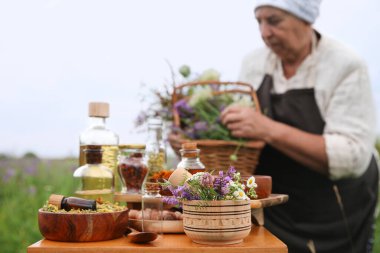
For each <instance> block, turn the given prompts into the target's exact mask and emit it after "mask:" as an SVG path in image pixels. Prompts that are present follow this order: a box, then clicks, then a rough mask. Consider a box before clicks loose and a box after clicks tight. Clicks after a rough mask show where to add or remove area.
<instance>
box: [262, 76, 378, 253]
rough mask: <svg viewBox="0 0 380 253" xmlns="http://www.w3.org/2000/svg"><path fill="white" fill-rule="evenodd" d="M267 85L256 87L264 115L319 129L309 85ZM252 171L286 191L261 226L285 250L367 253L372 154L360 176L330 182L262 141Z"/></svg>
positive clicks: (374, 176)
mask: <svg viewBox="0 0 380 253" xmlns="http://www.w3.org/2000/svg"><path fill="white" fill-rule="evenodd" d="M272 86H273V79H272V77H271V76H270V75H266V76H265V77H264V80H263V82H262V84H261V86H260V88H259V90H258V91H257V95H258V97H259V101H260V104H261V107H262V111H263V112H264V113H266V114H267V115H268V116H269V117H271V118H273V119H274V120H276V121H279V122H283V123H285V124H287V125H290V126H293V127H296V128H298V129H301V130H303V131H306V132H309V133H314V134H322V133H323V129H324V126H325V122H324V120H323V119H322V117H321V114H320V112H319V109H318V106H317V103H316V101H315V97H314V89H296V90H289V91H287V92H286V93H284V94H271V93H270V91H271V89H272ZM256 174H262V175H270V176H272V180H273V192H274V193H284V194H288V195H289V201H288V202H287V203H286V204H283V205H279V206H274V207H270V208H265V210H264V211H265V226H266V227H267V228H268V229H269V230H270V231H271V232H272V233H273V234H275V235H276V236H277V237H279V238H280V239H281V240H282V241H284V243H286V245H287V246H288V248H289V252H297V253H299V252H314V251H312V250H311V249H310V248H313V247H314V248H315V250H316V251H315V252H318V253H320V252H331V253H340V252H344V253H346V252H358V253H359V252H360V253H363V252H369V250H370V248H371V246H372V245H371V244H370V243H369V240H370V238H372V236H373V224H374V211H375V207H376V201H377V192H378V170H377V165H376V161H375V159H374V158H372V160H371V163H370V165H369V167H368V169H367V170H366V172H365V173H364V174H363V175H362V176H361V177H359V178H355V179H343V180H339V181H331V180H330V179H328V178H327V177H326V176H323V175H322V174H319V173H317V172H314V171H313V170H311V169H309V168H307V167H305V166H303V165H301V164H299V163H298V162H296V161H294V160H293V159H291V158H289V157H287V156H286V155H284V154H283V153H281V152H280V151H278V150H276V149H275V148H273V147H271V146H270V145H266V147H265V148H264V149H263V151H262V154H261V157H260V161H259V165H258V168H257V170H256ZM339 199H341V201H338V200H339ZM307 245H309V246H307Z"/></svg>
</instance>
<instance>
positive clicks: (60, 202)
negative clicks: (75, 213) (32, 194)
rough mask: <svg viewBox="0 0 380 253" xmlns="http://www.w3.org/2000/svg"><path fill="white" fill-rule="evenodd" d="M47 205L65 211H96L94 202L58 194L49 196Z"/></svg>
mask: <svg viewBox="0 0 380 253" xmlns="http://www.w3.org/2000/svg"><path fill="white" fill-rule="evenodd" d="M48 203H49V204H51V205H55V206H57V208H58V209H64V210H66V211H70V210H71V209H75V210H77V209H80V210H96V201H95V200H89V199H82V198H76V197H65V196H63V195H59V194H51V195H50V197H49V200H48Z"/></svg>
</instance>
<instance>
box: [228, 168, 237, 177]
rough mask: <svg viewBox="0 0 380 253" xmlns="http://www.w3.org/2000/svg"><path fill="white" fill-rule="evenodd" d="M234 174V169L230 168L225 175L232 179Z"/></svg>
mask: <svg viewBox="0 0 380 253" xmlns="http://www.w3.org/2000/svg"><path fill="white" fill-rule="evenodd" d="M235 173H236V169H235V167H234V166H230V168H229V169H228V171H227V175H228V176H229V177H230V178H234V174H235Z"/></svg>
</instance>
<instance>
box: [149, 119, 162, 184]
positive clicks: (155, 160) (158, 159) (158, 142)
mask: <svg viewBox="0 0 380 253" xmlns="http://www.w3.org/2000/svg"><path fill="white" fill-rule="evenodd" d="M162 132H163V122H162V119H161V118H150V119H149V120H148V139H147V142H146V149H145V151H146V153H145V155H146V158H147V165H148V168H149V176H148V181H151V180H150V179H151V178H153V177H154V175H156V174H159V173H160V172H162V171H164V170H165V169H166V150H165V143H164V140H163V136H162Z"/></svg>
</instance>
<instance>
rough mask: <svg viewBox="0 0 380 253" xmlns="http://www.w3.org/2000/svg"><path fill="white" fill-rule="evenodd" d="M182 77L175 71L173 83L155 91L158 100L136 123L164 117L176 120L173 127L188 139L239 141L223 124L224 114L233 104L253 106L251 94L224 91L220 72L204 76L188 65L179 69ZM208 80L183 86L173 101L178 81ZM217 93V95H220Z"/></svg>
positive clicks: (208, 70) (210, 71) (205, 72)
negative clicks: (177, 121)
mask: <svg viewBox="0 0 380 253" xmlns="http://www.w3.org/2000/svg"><path fill="white" fill-rule="evenodd" d="M179 73H180V74H181V76H182V78H181V79H180V80H176V73H174V72H173V71H172V76H173V80H172V84H171V85H167V84H165V85H164V86H163V90H161V91H160V90H153V95H154V97H155V98H156V99H155V100H154V102H153V103H152V104H151V105H150V106H149V107H148V108H147V110H145V111H142V112H141V113H140V115H139V116H138V118H137V120H136V125H137V126H139V125H142V124H143V123H145V122H146V121H147V118H148V117H157V116H159V117H161V118H162V119H163V120H165V121H166V122H169V123H172V128H173V130H175V131H176V132H179V133H181V134H182V135H183V136H184V137H185V138H188V139H195V140H199V139H211V140H226V141H230V140H238V139H236V138H233V137H232V136H231V135H230V132H229V130H228V129H227V128H226V127H225V126H224V125H223V124H222V123H221V121H220V113H221V111H223V109H224V108H226V107H227V106H229V105H232V104H240V105H246V106H253V102H252V100H251V99H250V98H249V96H247V94H231V93H223V92H222V89H223V86H219V85H216V83H218V82H219V78H220V73H219V72H218V71H216V70H214V69H207V70H205V71H204V72H202V73H201V74H200V75H198V74H192V73H191V71H190V68H189V67H188V66H186V65H184V66H182V67H181V68H180V69H179ZM189 82H204V83H206V84H205V85H202V86H192V87H186V88H184V89H181V93H180V94H175V95H176V97H178V98H179V99H178V101H173V100H172V97H173V93H174V92H175V90H176V85H177V84H178V83H189ZM216 94H217V95H216ZM173 109H174V111H175V112H176V114H177V115H178V116H179V120H180V122H179V124H177V125H176V126H174V125H173V121H174V117H173Z"/></svg>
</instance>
